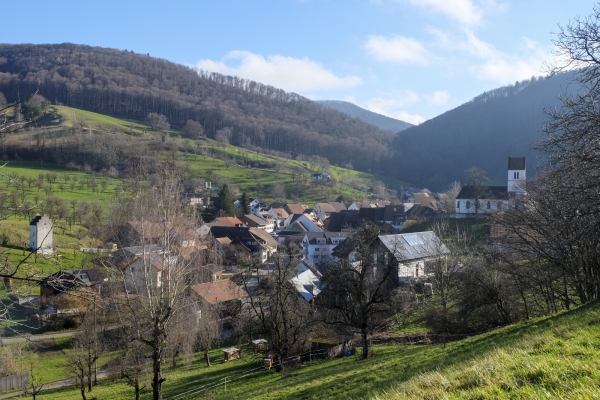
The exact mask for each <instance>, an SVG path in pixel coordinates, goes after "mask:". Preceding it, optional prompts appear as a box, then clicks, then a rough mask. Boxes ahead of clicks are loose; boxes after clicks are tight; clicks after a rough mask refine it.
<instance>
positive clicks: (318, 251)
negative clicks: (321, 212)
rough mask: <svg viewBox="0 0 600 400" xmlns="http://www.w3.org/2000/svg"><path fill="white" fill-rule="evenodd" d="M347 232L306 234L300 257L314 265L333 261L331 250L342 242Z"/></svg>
mask: <svg viewBox="0 0 600 400" xmlns="http://www.w3.org/2000/svg"><path fill="white" fill-rule="evenodd" d="M348 235H349V232H307V233H306V234H305V235H304V239H303V240H302V255H303V256H304V257H305V258H306V259H307V260H308V261H309V262H311V263H313V264H316V265H322V264H327V263H328V262H332V261H334V260H335V257H334V256H333V254H332V252H333V249H334V248H335V247H336V246H337V245H339V244H341V243H342V242H344V241H345V240H346V238H347V237H348Z"/></svg>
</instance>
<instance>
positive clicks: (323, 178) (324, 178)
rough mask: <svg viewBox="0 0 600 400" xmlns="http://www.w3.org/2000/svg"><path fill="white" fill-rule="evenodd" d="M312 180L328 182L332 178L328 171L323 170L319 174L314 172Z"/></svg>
mask: <svg viewBox="0 0 600 400" xmlns="http://www.w3.org/2000/svg"><path fill="white" fill-rule="evenodd" d="M312 180H313V181H317V182H328V181H330V180H331V175H329V174H328V173H326V172H321V173H319V174H312Z"/></svg>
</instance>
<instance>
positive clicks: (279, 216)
mask: <svg viewBox="0 0 600 400" xmlns="http://www.w3.org/2000/svg"><path fill="white" fill-rule="evenodd" d="M268 212H269V214H270V215H271V217H273V220H274V221H275V229H281V228H283V223H284V221H285V220H286V219H287V218H288V217H289V216H290V214H289V213H288V212H287V211H285V209H284V208H283V207H271V208H270V209H269V211H268Z"/></svg>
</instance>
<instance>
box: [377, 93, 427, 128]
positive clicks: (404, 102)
mask: <svg viewBox="0 0 600 400" xmlns="http://www.w3.org/2000/svg"><path fill="white" fill-rule="evenodd" d="M417 101H419V96H418V95H417V94H416V93H415V92H413V91H411V90H404V91H399V92H394V93H386V94H383V95H382V96H380V97H375V98H372V99H370V100H369V101H368V102H367V106H366V107H365V108H366V109H367V110H369V111H373V112H376V113H378V114H382V115H386V116H388V117H391V118H397V119H400V120H402V121H406V122H410V123H411V124H420V123H421V122H423V121H425V118H424V117H422V116H420V115H418V114H411V113H409V112H408V111H406V110H405V109H404V108H405V107H406V106H408V105H410V104H414V103H416V102H417Z"/></svg>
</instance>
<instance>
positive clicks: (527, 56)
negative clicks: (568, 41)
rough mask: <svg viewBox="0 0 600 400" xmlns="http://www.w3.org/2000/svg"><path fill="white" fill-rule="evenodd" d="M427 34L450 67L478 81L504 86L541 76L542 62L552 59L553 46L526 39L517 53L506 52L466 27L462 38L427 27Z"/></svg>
mask: <svg viewBox="0 0 600 400" xmlns="http://www.w3.org/2000/svg"><path fill="white" fill-rule="evenodd" d="M427 31H428V32H429V34H431V35H432V36H433V37H434V40H435V44H434V46H435V47H436V48H437V49H438V54H440V57H441V58H444V59H445V62H446V63H447V64H448V65H450V64H451V62H452V63H453V64H454V65H458V66H459V67H458V68H460V69H463V70H468V71H471V72H472V73H474V76H475V77H476V78H477V79H480V80H487V81H492V82H494V83H497V84H502V85H505V84H509V83H514V82H515V81H517V80H522V79H526V78H530V77H531V76H532V75H540V74H541V73H542V72H543V71H542V65H543V63H544V62H545V61H550V60H552V57H553V49H552V47H550V46H543V45H541V44H539V43H537V42H535V41H533V40H530V39H528V38H523V44H522V45H521V46H520V48H518V49H516V51H514V52H512V53H505V52H503V51H500V50H499V49H497V48H496V47H494V46H493V45H492V44H491V43H488V42H486V41H484V40H481V39H479V38H478V37H477V36H476V35H475V33H474V32H473V31H472V30H470V29H467V28H463V29H462V30H461V31H462V33H461V34H459V35H452V34H451V33H448V32H445V31H442V30H439V29H437V28H432V27H428V28H427ZM456 55H460V56H458V57H455V56H456ZM450 60H452V61H450ZM456 63H458V64H456Z"/></svg>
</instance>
